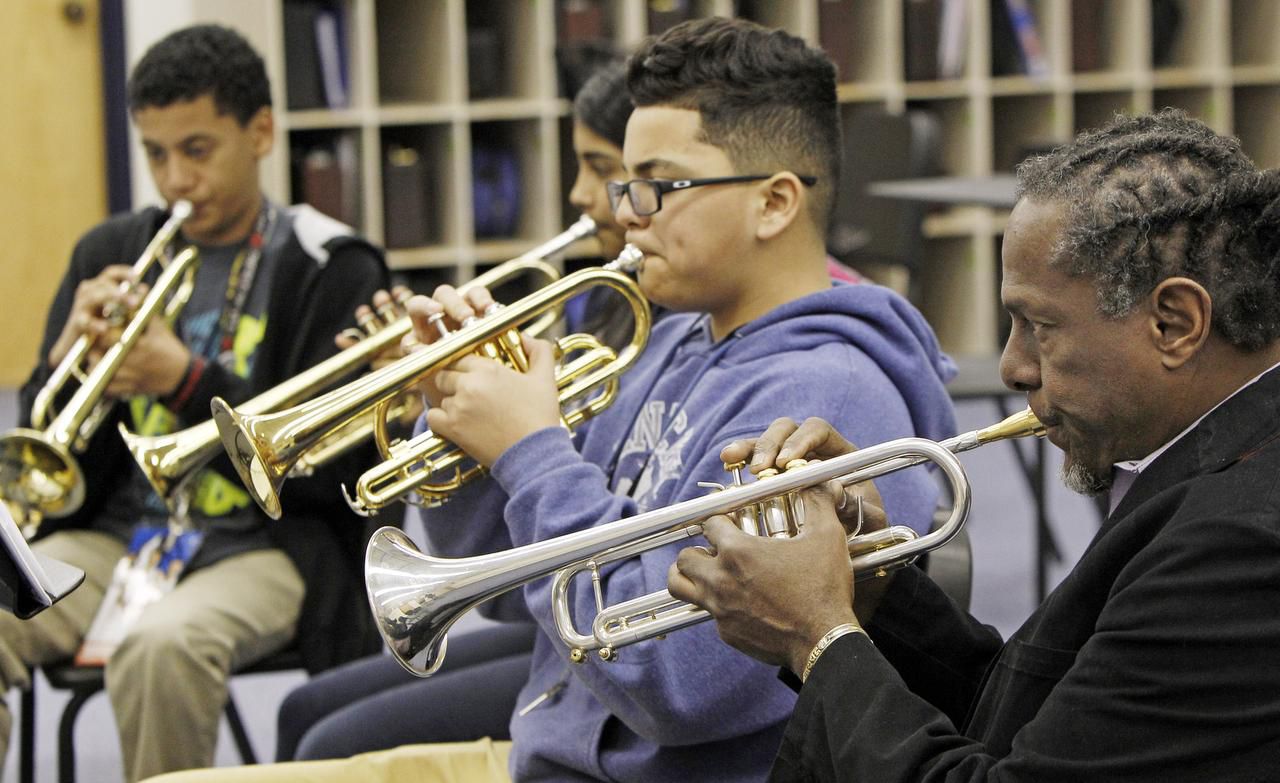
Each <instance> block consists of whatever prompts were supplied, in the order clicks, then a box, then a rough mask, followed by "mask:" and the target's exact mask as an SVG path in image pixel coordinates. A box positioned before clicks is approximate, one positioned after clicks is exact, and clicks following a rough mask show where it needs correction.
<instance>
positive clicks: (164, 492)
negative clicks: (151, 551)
mask: <svg viewBox="0 0 1280 783" xmlns="http://www.w3.org/2000/svg"><path fill="white" fill-rule="evenodd" d="M595 231H596V226H595V223H594V222H593V221H592V220H591V218H589V217H586V216H583V217H582V218H580V219H579V220H578V221H577V222H576V223H574V224H573V225H572V226H570V227H569V228H568V229H567V230H565V231H564V232H562V233H561V234H558V235H557V236H555V237H553V238H552V239H550V240H548V241H547V242H544V243H543V244H541V245H538V246H537V247H535V248H533V249H531V250H529V251H528V252H527V253H524V254H523V255H520V256H518V257H516V258H513V259H511V260H510V261H506V262H505V263H502V264H499V265H498V266H496V267H494V268H493V269H490V270H489V271H487V272H485V273H484V274H482V275H480V276H478V277H476V278H475V279H474V280H472V281H471V282H470V283H468V284H467V285H465V286H463V290H465V289H467V288H470V287H472V286H477V285H481V286H497V285H501V284H503V283H505V282H508V281H510V280H513V279H516V278H517V277H519V276H521V275H534V276H537V277H540V278H543V279H545V281H546V282H554V281H556V280H558V279H559V277H560V273H559V272H558V271H556V269H555V267H553V266H551V265H550V264H547V263H546V262H545V261H543V260H542V259H544V258H546V257H547V256H551V255H554V254H555V253H557V252H559V251H561V250H563V249H564V248H566V247H568V246H569V245H571V244H573V243H574V242H577V241H578V240H580V239H584V238H586V237H589V236H591V235H593V234H594V233H595ZM402 305H403V302H399V303H397V304H395V305H393V306H392V309H389V310H384V311H383V312H380V313H378V314H376V315H375V316H374V317H373V319H372V320H368V321H365V322H363V323H361V324H360V326H361V328H362V329H363V330H364V332H365V334H364V335H361V337H362V339H361V340H360V341H359V342H357V343H356V344H355V345H353V346H351V347H349V348H347V349H345V350H343V351H340V352H339V353H336V354H334V355H333V356H330V357H329V358H328V359H325V360H324V361H322V362H320V363H319V364H317V365H315V366H314V367H312V368H310V369H308V370H305V371H303V372H301V373H299V374H298V375H296V376H294V377H293V378H290V379H289V380H287V381H285V382H283V383H281V384H279V385H278V386H275V387H273V388H271V389H269V390H267V391H265V392H263V393H262V394H259V395H258V396H256V397H254V398H252V399H250V400H248V401H246V402H244V403H242V404H241V405H240V406H239V408H238V409H237V410H238V411H239V412H240V413H241V414H245V415H257V414H264V413H269V412H271V411H274V410H279V409H281V408H283V407H285V406H287V405H295V404H297V403H299V402H302V401H303V400H307V399H310V398H311V397H313V396H315V395H316V394H319V393H320V392H322V391H324V390H325V389H327V388H330V387H332V386H333V385H334V383H335V382H337V381H338V380H339V379H342V378H345V377H347V376H348V375H350V374H351V373H353V372H356V371H357V370H359V369H360V368H362V367H364V366H365V365H367V364H369V363H370V362H371V361H372V360H373V359H374V357H376V356H378V355H379V354H381V353H382V352H384V351H386V350H388V349H389V348H391V347H393V346H395V345H397V344H398V343H399V342H400V341H401V340H402V339H403V338H404V336H405V335H407V334H409V333H410V332H411V331H412V330H413V324H412V322H411V321H410V320H409V317H408V316H407V315H404V314H403V312H402V307H401V306H402ZM549 323H550V319H548V320H547V321H546V323H545V324H542V326H543V327H544V328H545V325H549ZM353 331H354V330H353ZM392 415H394V411H393V414H392ZM373 430H374V422H373V417H372V416H371V415H366V416H363V417H355V418H353V419H352V420H351V421H349V422H348V423H347V425H346V426H345V427H343V428H340V429H336V430H335V431H334V432H333V433H332V435H331V437H329V438H326V439H324V440H322V441H320V442H319V443H317V444H316V445H315V447H314V448H313V449H311V450H310V451H307V452H305V453H304V454H303V455H302V456H301V457H300V458H299V460H298V462H297V464H296V465H295V468H294V471H293V475H306V474H308V473H309V472H311V471H313V470H314V469H315V468H317V467H319V466H320V465H322V464H324V463H326V462H328V461H329V460H331V459H333V458H335V457H337V456H338V455H340V454H342V453H345V452H346V451H347V450H348V449H350V448H353V447H354V446H356V445H357V444H359V443H362V442H365V441H367V440H368V438H369V437H370V434H371V433H372V432H373ZM120 434H121V436H122V437H123V438H124V441H125V445H126V446H127V447H128V449H129V452H130V453H131V454H132V455H133V458H134V460H135V461H136V462H137V463H138V467H139V468H141V469H142V472H143V474H144V475H146V477H147V480H148V481H149V482H150V483H151V486H152V488H153V489H155V491H156V494H157V495H159V496H160V497H161V498H162V499H163V500H164V501H165V503H166V504H167V505H168V506H169V508H170V511H172V512H174V513H175V514H176V515H178V516H181V515H182V507H181V504H183V503H184V502H185V496H184V493H182V492H181V491H180V490H181V488H182V486H183V485H184V484H185V482H186V481H187V480H188V479H189V478H190V477H191V476H193V475H195V473H196V472H197V471H198V469H199V468H201V467H203V466H204V465H205V464H207V463H208V462H209V460H211V459H213V458H214V457H215V456H217V455H218V453H219V452H220V451H221V450H222V439H221V435H220V433H219V432H218V425H217V423H216V422H215V421H214V420H212V419H210V420H208V421H205V422H202V423H201V424H197V425H195V426H193V427H188V428H187V429H185V430H181V431H179V432H174V433H170V434H168V435H158V436H151V437H144V436H141V435H135V434H133V433H130V432H128V431H127V430H126V429H125V428H124V427H123V426H121V428H120Z"/></svg>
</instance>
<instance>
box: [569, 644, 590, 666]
mask: <svg viewBox="0 0 1280 783" xmlns="http://www.w3.org/2000/svg"><path fill="white" fill-rule="evenodd" d="M586 662H587V653H586V651H585V650H583V649H582V648H581V647H574V648H573V649H572V650H570V651H569V663H586Z"/></svg>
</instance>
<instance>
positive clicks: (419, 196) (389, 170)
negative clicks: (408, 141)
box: [382, 145, 431, 249]
mask: <svg viewBox="0 0 1280 783" xmlns="http://www.w3.org/2000/svg"><path fill="white" fill-rule="evenodd" d="M429 182H430V179H429V178H428V177H427V172H426V166H425V164H424V163H423V160H422V156H421V155H419V154H418V151H417V150H416V149H414V148H412V147H401V146H398V145H390V146H388V148H387V152H386V157H385V158H384V160H383V161H382V203H383V226H384V233H385V235H386V245H387V248H388V249H397V248H405V247H421V246H422V245H426V244H427V243H428V237H429V236H430V219H431V211H430V209H429V205H430V204H431V199H430V198H429V195H428V193H427V187H428V183H429Z"/></svg>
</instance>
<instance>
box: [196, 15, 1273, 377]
mask: <svg viewBox="0 0 1280 783" xmlns="http://www.w3.org/2000/svg"><path fill="white" fill-rule="evenodd" d="M292 2H297V0H271V2H252V1H250V0H235V1H234V2H232V1H231V0H196V2H195V3H194V6H195V9H194V10H195V13H196V15H197V17H199V18H201V19H214V20H220V21H223V22H225V23H229V24H232V25H234V26H236V27H238V28H239V29H241V30H244V31H246V32H247V33H249V34H250V37H251V39H252V40H253V41H254V43H255V44H257V45H259V46H260V47H262V49H263V51H264V52H265V55H266V58H267V63H268V68H269V70H270V73H271V76H272V79H273V88H274V89H275V90H276V99H277V100H276V103H277V106H279V107H285V106H287V105H288V104H287V97H288V96H287V95H286V94H285V92H286V84H287V79H286V78H285V70H286V65H285V63H286V58H285V46H284V40H285V29H284V18H285V14H284V6H285V4H286V3H292ZM916 2H918V0H778V1H776V2H763V1H757V2H749V1H747V0H738V1H737V2H734V1H733V0H704V1H702V2H697V1H696V0H695V1H691V2H672V1H671V0H665V1H659V0H599V1H598V2H590V0H585V2H576V1H575V0H559V1H558V2H557V0H493V1H492V2H482V1H481V0H337V2H335V3H334V6H335V7H336V8H337V9H338V10H339V13H340V14H341V17H342V29H343V31H344V35H345V41H344V42H345V52H344V53H345V57H346V61H347V69H348V78H349V92H350V103H349V106H348V107H345V108H338V109H311V110H305V111H287V110H286V111H281V112H280V113H279V114H278V115H277V116H278V134H279V139H278V142H279V143H278V152H277V153H276V154H274V155H273V157H272V159H271V160H270V161H269V165H268V166H267V169H266V185H265V186H266V187H267V189H268V191H269V192H270V193H271V194H273V195H274V196H275V197H276V198H278V199H281V200H285V201H292V200H297V197H298V193H297V190H296V182H295V180H296V177H295V176H293V175H292V173H291V157H294V156H291V154H290V150H293V151H295V152H296V151H297V150H299V149H300V148H305V147H306V146H307V145H312V144H322V145H323V144H329V143H333V142H335V141H336V140H338V139H346V140H347V141H345V142H343V144H344V145H345V148H346V150H347V154H348V155H350V154H352V152H354V156H355V158H356V166H355V179H356V188H355V198H356V204H355V207H354V208H355V211H356V214H357V215H358V221H357V222H358V223H359V228H360V229H361V230H362V231H363V232H364V233H365V234H366V235H367V236H369V237H370V238H371V239H373V240H374V241H382V239H383V238H384V237H385V236H386V231H385V229H386V225H385V220H384V215H385V210H384V207H385V206H386V205H385V204H384V195H383V187H382V184H383V183H382V167H383V159H384V155H385V154H386V150H387V149H389V148H390V147H391V146H393V145H394V146H396V147H407V148H411V149H413V150H415V151H416V152H417V154H418V155H419V157H420V158H421V159H422V160H423V161H424V162H425V165H426V168H427V170H428V171H429V172H430V188H431V195H430V201H431V203H432V204H434V208H433V210H432V216H431V221H430V223H431V225H430V229H429V233H428V240H427V242H426V243H425V244H422V245H421V246H415V247H410V248H404V249H395V250H392V251H391V252H390V253H389V258H390V260H391V264H392V266H393V267H394V268H396V269H398V270H402V271H404V272H406V273H408V274H411V275H412V274H414V273H420V272H421V270H431V272H430V273H431V274H434V275H436V276H438V277H441V278H443V279H453V280H456V281H461V280H466V279H469V278H470V277H472V276H473V275H474V274H475V272H476V270H477V269H480V268H483V267H485V266H486V265H491V264H492V263H494V262H497V261H500V260H503V259H505V258H508V257H510V256H512V255H515V254H517V253H519V252H520V251H522V250H525V249H527V248H529V247H531V246H533V245H534V244H536V243H537V242H540V241H542V240H544V239H546V238H548V237H550V236H552V235H554V234H556V233H558V232H559V231H560V230H561V229H562V228H563V227H565V226H566V225H568V224H569V223H571V222H572V220H573V219H574V217H576V216H574V215H572V214H570V210H569V208H568V206H567V204H566V199H565V195H566V193H567V188H568V187H569V184H571V182H572V178H571V177H570V176H569V175H568V174H567V171H569V170H571V168H572V165H573V161H572V159H571V158H570V157H569V156H568V151H569V147H568V132H569V125H568V122H567V120H566V118H567V117H568V115H569V108H570V107H569V104H568V102H567V101H566V100H564V99H563V98H562V97H561V96H560V90H559V84H558V78H557V69H556V59H555V52H556V44H557V19H558V16H559V14H560V13H561V11H562V10H563V7H564V6H565V4H566V3H568V4H570V5H573V6H574V7H576V8H577V9H578V10H582V9H583V8H587V9H592V8H593V9H596V12H597V13H598V21H599V22H600V24H601V25H602V28H603V30H604V31H605V34H606V35H607V36H608V37H609V38H611V39H612V40H613V41H614V42H615V43H617V44H618V45H619V46H622V47H626V46H629V45H632V44H634V43H635V42H637V41H639V40H640V39H641V38H642V37H643V36H644V35H646V34H647V33H648V32H649V26H650V21H651V20H653V21H655V22H659V23H668V22H670V21H672V20H674V19H676V18H678V16H679V15H680V14H681V13H686V14H688V15H691V16H706V15H713V14H719V15H732V14H735V13H736V14H740V15H743V16H747V17H749V18H753V19H755V20H757V21H760V22H762V23H765V24H769V25H773V26H779V27H783V28H785V29H787V30H789V31H791V32H793V33H796V34H798V35H801V36H803V37H804V38H806V39H808V40H810V41H813V42H814V43H823V44H825V45H826V46H827V47H828V49H829V50H830V51H832V52H833V53H834V54H835V55H836V59H837V60H838V61H840V62H841V63H842V65H843V70H842V78H841V85H840V100H841V102H842V104H844V105H846V106H847V110H849V111H852V110H855V109H856V108H858V107H860V106H868V105H872V106H881V107H884V108H886V109H888V110H889V111H891V112H898V111H902V110H905V109H907V108H911V109H926V110H929V111H931V112H934V113H935V114H936V116H937V117H938V118H939V120H940V122H941V125H942V128H943V136H944V141H943V148H942V150H941V161H942V165H943V168H944V170H945V172H946V173H947V174H954V175H964V176H972V175H984V174H990V173H992V172H997V171H1007V170H1009V169H1010V168H1011V167H1012V166H1013V165H1014V164H1015V163H1017V161H1018V160H1020V158H1021V156H1022V155H1023V154H1024V153H1025V151H1026V150H1028V149H1034V148H1040V147H1043V146H1045V145H1049V144H1054V143H1059V142H1062V141H1065V140H1067V139H1069V138H1071V137H1072V136H1073V135H1074V134H1075V133H1076V132H1077V131H1079V130H1080V129H1082V128H1086V127H1090V126H1093V125H1096V124H1098V123H1100V122H1103V121H1105V120H1106V119H1108V118H1109V117H1110V116H1111V115H1112V114H1113V113H1115V112H1117V111H1129V112H1143V111H1149V110H1152V109H1155V108H1159V107H1163V106H1179V107H1182V108H1185V109H1187V110H1188V111H1190V112H1191V113H1192V114H1194V115H1196V116H1198V117H1200V118H1201V119H1203V120H1205V121H1206V122H1207V123H1209V124H1210V125H1211V126H1212V127H1214V128H1215V129H1216V130H1218V131H1221V132H1225V133H1235V134H1238V135H1239V136H1240V138H1241V140H1242V142H1243V143H1244V146H1245V149H1246V150H1247V151H1248V152H1249V153H1250V154H1251V155H1252V156H1253V157H1254V158H1255V160H1256V161H1257V162H1258V163H1259V164H1260V165H1263V166H1267V167H1274V166H1277V165H1280V3H1276V2H1274V0H1178V2H1176V3H1175V4H1174V5H1175V8H1176V10H1177V11H1178V12H1179V14H1180V17H1181V23H1180V25H1179V26H1178V27H1177V30H1176V33H1175V35H1174V36H1173V37H1172V40H1171V42H1170V43H1169V44H1168V46H1167V47H1165V48H1164V49H1163V50H1162V54H1161V56H1160V64H1159V65H1156V64H1155V63H1154V60H1155V58H1154V57H1153V32H1152V22H1153V15H1154V14H1156V13H1163V12H1164V11H1165V10H1167V6H1165V5H1163V0H1101V1H1100V2H1099V1H1098V0H1092V2H1093V4H1094V9H1093V11H1094V13H1092V14H1088V13H1083V12H1084V11H1085V10H1088V9H1086V8H1085V7H1084V6H1083V5H1081V6H1079V7H1073V3H1082V2H1084V0H1027V4H1028V6H1029V7H1030V9H1031V11H1032V13H1033V15H1034V17H1035V20H1036V26H1037V31H1038V34H1039V37H1040V40H1041V43H1042V45H1043V51H1044V55H1045V60H1046V62H1047V65H1048V72H1047V74H1045V75H1043V76H1042V77H1037V78H1030V77H1027V76H995V77H993V76H992V32H991V26H992V15H991V14H992V8H993V7H996V6H993V5H992V3H991V2H990V0H960V2H963V3H965V8H964V11H965V16H966V25H965V29H964V34H963V42H964V46H963V51H964V55H963V68H962V72H961V73H960V74H959V75H958V76H957V77H956V78H950V79H945V80H911V81H909V80H907V79H906V77H905V74H906V66H905V60H906V52H907V51H908V50H909V48H910V43H911V42H909V41H906V40H904V38H905V36H906V31H907V29H908V25H907V24H906V23H905V21H904V20H905V18H906V14H907V13H908V11H909V10H915V9H909V8H908V6H910V5H912V4H914V3H916ZM945 2H948V0H941V3H945ZM941 3H940V4H941ZM841 13H843V14H844V17H843V18H844V19H845V21H846V27H845V29H850V30H852V31H853V32H852V33H851V37H850V39H849V40H847V41H844V40H838V39H837V40H833V37H832V36H831V35H830V32H831V30H830V29H828V30H827V31H826V32H827V33H828V35H825V36H824V35H823V32H824V31H823V30H822V29H821V25H822V20H823V19H831V18H833V14H837V15H838V14H841ZM849 20H852V24H849ZM477 35H482V36H487V42H488V48H487V49H484V51H487V52H488V53H489V56H490V58H492V59H494V60H495V61H496V67H495V68H493V73H494V74H495V75H496V78H488V79H486V80H485V84H484V88H485V90H486V91H487V92H488V94H486V95H485V97H472V94H473V92H474V91H475V89H476V88H477V87H478V86H479V85H477V84H475V83H473V79H472V74H471V73H470V70H471V65H473V64H469V63H468V59H469V58H468V50H469V46H468V41H469V39H472V38H475V37H476V36H477ZM1076 39H1079V40H1080V41H1092V42H1094V44H1095V47H1094V50H1093V59H1094V60H1095V62H1094V63H1093V64H1092V65H1091V66H1090V67H1089V68H1088V69H1087V70H1084V69H1080V70H1078V69H1077V68H1076V67H1075V66H1074V62H1073V41H1074V40H1076ZM485 65H486V67H488V66H490V65H492V64H491V63H489V62H488V60H486V63H485ZM485 143H493V144H499V145H504V146H506V147H508V148H510V149H512V150H514V151H515V159H516V160H517V161H518V165H519V169H520V181H521V183H522V184H521V188H522V193H521V198H520V213H519V218H518V220H517V221H516V228H515V230H514V231H513V232H511V234H510V235H509V236H501V237H479V236H477V231H476V222H475V215H474V211H473V202H472V197H473V192H474V190H475V178H474V176H473V171H472V151H473V149H474V148H475V147H476V146H477V145H480V144H485ZM1005 217H1006V216H1005V215H1004V214H1003V213H1002V212H1000V211H998V210H990V209H985V208H973V207H966V208H953V209H950V210H947V211H946V212H942V213H938V214H932V215H931V216H930V217H929V218H928V219H927V220H926V221H925V233H926V236H927V237H928V239H927V242H926V246H925V247H926V250H925V258H923V259H922V260H921V265H920V271H919V273H918V274H920V275H921V276H922V277H921V285H920V286H919V290H920V292H921V294H920V298H921V301H920V302H919V304H920V306H921V307H922V309H923V310H924V312H925V315H926V316H927V317H928V318H929V320H930V321H931V322H932V323H933V325H934V327H935V329H936V330H937V332H938V334H939V336H940V338H941V340H942V342H943V345H944V347H945V348H946V349H947V350H949V351H952V352H955V353H990V352H992V351H995V350H997V349H998V347H999V342H998V341H999V332H1000V326H999V307H998V291H997V281H998V267H999V264H998V251H999V241H1000V234H1001V231H1002V230H1003V226H1004V222H1005ZM581 252H582V253H583V254H589V252H590V251H589V250H586V251H581Z"/></svg>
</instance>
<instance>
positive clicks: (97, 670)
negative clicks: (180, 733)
mask: <svg viewBox="0 0 1280 783" xmlns="http://www.w3.org/2000/svg"><path fill="white" fill-rule="evenodd" d="M42 668H43V671H44V676H45V679H46V680H47V681H48V682H49V686H50V687H52V688H57V689H59V690H66V691H70V692H71V700H70V701H68V702H67V706H66V707H64V708H63V710H62V718H61V719H60V720H59V721H58V781H59V783H74V781H75V779H76V750H75V727H76V718H77V717H79V715H80V710H81V709H82V708H83V707H84V705H85V703H86V702H88V701H89V699H90V698H91V697H92V696H93V695H94V694H96V693H98V692H99V691H101V690H102V689H103V687H104V683H103V674H102V667H100V666H76V665H75V664H73V663H71V662H69V661H68V662H64V663H57V664H50V665H48V666H44V667H42ZM301 668H302V656H301V655H300V654H299V652H298V651H297V650H296V649H294V648H290V649H287V650H283V651H281V652H279V653H276V654H275V655H271V656H268V657H266V658H264V659H262V660H261V661H258V662H257V663H255V664H252V665H250V666H247V667H245V668H244V669H241V670H240V671H238V672H235V674H236V675H241V674H265V673H268V672H281V671H289V670H292V669H301ZM35 690H36V689H35V681H34V679H33V680H32V684H31V687H30V688H28V689H27V690H26V691H24V692H23V694H22V723H21V728H20V738H19V741H18V742H19V757H18V779H19V781H21V783H35V745H36V740H35V734H36V724H35V713H36V694H35ZM223 712H224V714H225V715H226V716H227V724H228V726H229V727H230V728H231V737H232V739H233V741H234V742H235V746H236V750H237V751H238V752H239V753H240V758H241V760H242V761H243V762H244V763H245V764H257V763H258V757H257V754H256V753H254V750H253V744H252V743H251V742H250V741H249V735H248V733H247V732H246V731H245V729H244V723H243V721H242V720H241V719H240V710H239V709H237V708H236V702H235V698H234V697H233V696H232V694H231V692H230V691H229V690H228V692H227V704H226V706H225V707H224V708H223Z"/></svg>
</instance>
